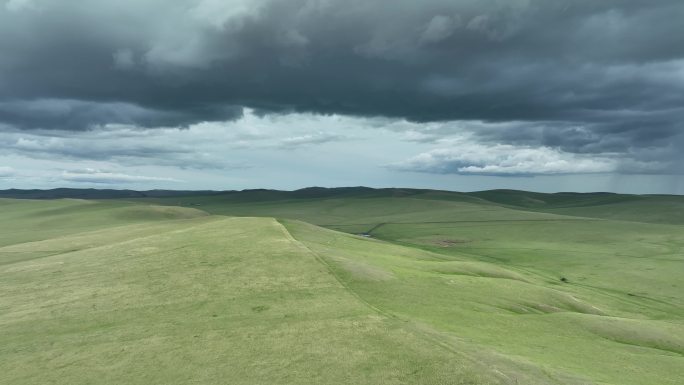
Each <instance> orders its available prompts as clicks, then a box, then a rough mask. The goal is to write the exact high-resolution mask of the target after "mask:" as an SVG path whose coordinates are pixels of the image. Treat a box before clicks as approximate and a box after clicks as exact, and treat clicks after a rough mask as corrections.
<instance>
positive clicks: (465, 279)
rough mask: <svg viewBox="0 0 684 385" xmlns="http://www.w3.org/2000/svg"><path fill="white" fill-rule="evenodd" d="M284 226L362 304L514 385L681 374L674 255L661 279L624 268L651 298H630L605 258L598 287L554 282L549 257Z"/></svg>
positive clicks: (683, 327)
mask: <svg viewBox="0 0 684 385" xmlns="http://www.w3.org/2000/svg"><path fill="white" fill-rule="evenodd" d="M286 224H287V227H288V228H289V229H290V231H291V232H292V233H293V235H294V236H295V237H296V238H297V239H300V240H301V241H302V242H304V243H305V244H306V245H307V246H309V247H310V248H311V249H312V250H313V251H315V252H316V253H318V254H319V255H321V256H322V257H323V258H325V259H326V260H328V261H329V263H330V264H331V265H332V266H333V267H334V269H335V271H336V272H337V273H338V274H339V275H340V276H341V277H342V279H343V280H344V281H345V282H346V283H347V284H348V285H349V287H350V288H351V289H352V290H353V291H355V292H356V293H358V294H359V295H360V296H361V297H362V298H364V300H366V301H368V302H370V303H372V304H374V306H377V307H378V308H379V309H381V310H383V311H385V312H388V313H390V314H393V315H396V316H397V317H398V318H399V319H404V320H411V321H420V322H424V323H425V324H427V325H428V326H429V327H431V328H434V329H435V330H437V331H439V332H442V333H447V334H445V335H453V336H458V341H455V342H454V341H452V340H450V339H448V338H446V337H442V339H443V341H447V343H451V344H453V346H454V348H455V349H459V350H462V351H466V352H471V354H473V355H475V356H476V357H478V359H479V360H480V361H481V362H485V363H487V364H488V366H489V367H490V368H492V369H496V370H501V371H502V372H503V373H506V374H507V375H508V376H510V377H511V378H515V379H517V380H519V381H520V383H529V381H530V380H529V378H535V379H537V380H545V381H547V383H584V382H585V381H586V382H590V381H592V382H596V383H602V384H621V385H622V384H643V385H649V384H672V385H674V384H678V383H679V381H680V380H681V378H684V365H683V364H684V358H683V355H684V338H682V335H684V311H683V309H684V303H682V301H681V297H680V296H679V295H678V294H679V293H681V288H676V287H670V285H671V284H674V283H676V282H678V277H681V274H682V273H684V272H683V271H682V269H681V265H682V262H683V261H682V258H681V256H679V257H678V258H679V262H678V263H679V264H678V265H677V266H675V265H674V264H673V265H670V266H669V267H670V268H671V269H674V270H672V271H670V272H668V274H667V276H663V277H659V276H658V275H659V274H661V273H664V272H666V270H667V269H666V268H663V269H662V270H660V271H658V272H657V273H648V272H645V273H643V276H638V275H639V274H640V273H639V272H637V271H630V270H631V269H632V268H639V266H638V264H633V265H631V266H630V265H628V266H624V267H623V268H624V269H625V270H626V271H628V274H630V275H635V276H634V277H633V278H634V279H636V280H639V279H644V280H645V282H643V285H644V286H643V288H644V289H649V291H650V293H649V295H651V296H652V297H649V298H646V297H641V296H636V297H632V296H628V295H627V294H625V293H624V292H620V291H619V290H617V289H615V288H616V287H618V288H619V287H620V285H621V284H622V280H621V279H615V280H614V278H617V277H619V274H617V273H613V272H611V271H610V270H608V269H613V270H614V269H615V266H616V265H612V266H609V265H610V264H608V263H606V266H596V267H594V271H596V272H600V273H601V274H605V275H606V276H605V277H604V279H603V280H604V286H605V288H597V287H591V286H588V285H586V284H573V283H568V284H560V282H559V281H558V280H557V279H556V278H555V277H553V275H554V274H553V273H552V270H553V269H554V267H553V266H552V263H550V262H546V263H545V265H544V266H542V267H539V268H532V267H530V266H528V265H525V264H524V263H515V261H514V262H511V263H505V264H501V263H499V262H498V261H495V260H489V261H486V259H487V258H479V257H477V256H475V255H474V254H472V250H468V251H466V252H460V251H458V252H455V251H452V252H451V253H449V254H450V256H446V255H444V254H437V253H431V252H427V251H425V252H419V251H417V250H416V249H415V248H405V247H401V246H396V245H391V244H388V243H384V242H381V241H377V240H373V239H360V238H358V237H355V236H352V235H345V234H342V233H339V232H332V231H321V230H320V228H315V227H313V226H311V225H308V224H304V223H302V222H291V221H289V222H286ZM383 234H385V233H383ZM680 255H681V254H680ZM551 258H554V257H551ZM532 259H533V257H529V259H527V261H528V263H529V264H530V265H533V263H532ZM584 262H585V261H584V260H580V261H577V264H578V265H582V264H583V263H584ZM612 262H613V263H616V262H618V261H616V260H613V261H612ZM521 266H522V267H524V268H521ZM641 268H643V267H641ZM647 269H648V268H647ZM609 273H611V275H608V274H609ZM640 284H642V282H640ZM501 354H503V355H504V356H505V357H514V359H513V361H515V362H517V363H518V364H522V363H524V362H528V363H534V365H530V366H529V367H525V366H524V365H518V366H516V367H511V366H510V365H511V364H510V363H505V362H501V361H499V359H500V357H501V356H500V355H501Z"/></svg>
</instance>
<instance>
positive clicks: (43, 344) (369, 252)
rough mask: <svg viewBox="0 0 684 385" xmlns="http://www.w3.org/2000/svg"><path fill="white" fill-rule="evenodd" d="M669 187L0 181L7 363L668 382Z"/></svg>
mask: <svg viewBox="0 0 684 385" xmlns="http://www.w3.org/2000/svg"><path fill="white" fill-rule="evenodd" d="M679 199H680V198H679V197H672V196H622V195H614V194H601V193H598V194H537V193H525V192H515V191H503V190H499V191H493V192H480V193H467V194H465V193H450V192H444V191H432V190H411V189H381V190H374V189H367V188H345V189H320V188H311V189H304V190H299V191H295V192H281V191H274V190H250V191H244V192H221V193H218V192H211V193H207V194H198V195H188V194H185V193H179V194H178V195H175V196H169V194H167V195H166V196H157V197H144V198H131V197H128V196H127V197H125V199H105V200H81V199H55V200H27V199H22V200H17V199H0V210H1V211H0V212H1V214H0V230H1V231H0V288H1V289H2V293H3V296H2V297H0V325H1V328H0V330H2V331H1V332H0V358H1V359H0V383H8V384H9V383H11V384H35V383H55V384H93V383H95V384H97V383H102V384H106V383H131V384H136V383H140V384H143V383H145V384H148V383H164V384H173V383H178V384H187V383H202V384H206V383H237V384H257V383H283V384H286V383H297V384H300V383H358V384H361V383H368V384H417V383H423V384H613V385H624V384H634V385H637V384H643V385H652V384H663V385H668V384H672V385H675V384H679V383H680V380H681V378H684V339H682V336H683V335H684V300H683V299H682V297H681V291H682V287H681V277H682V276H684V227H682V226H681V225H680V222H679V221H680V219H679V217H678V215H679V214H678V213H679V212H680V211H681V210H682V207H681V206H682V203H680V201H679ZM659 205H662V206H659ZM668 205H669V206H668ZM667 207H669V209H668V208H667ZM649 208H650V210H649ZM645 213H649V214H650V215H648V216H647V215H645ZM590 214H591V215H590ZM356 234H363V236H360V235H356Z"/></svg>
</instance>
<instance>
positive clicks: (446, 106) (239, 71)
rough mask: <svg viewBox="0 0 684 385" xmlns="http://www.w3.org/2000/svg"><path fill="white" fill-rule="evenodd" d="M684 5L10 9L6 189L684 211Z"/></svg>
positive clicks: (369, 2) (329, 0)
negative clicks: (511, 198)
mask: <svg viewBox="0 0 684 385" xmlns="http://www.w3.org/2000/svg"><path fill="white" fill-rule="evenodd" d="M682 20H684V2H682V1H681V0H601V1H596V0H422V1H415V0H344V1H342V0H175V1H173V2H170V1H164V0H119V1H110V0H106V1H105V0H87V1H85V0H61V1H53V0H0V189H2V188H55V187H82V188H130V189H138V190H147V189H157V188H159V189H176V190H204V189H214V190H240V189H247V188H276V189H288V190H290V189H297V188H302V187H307V186H326V187H337V186H359V185H364V186H370V187H415V188H435V189H447V190H457V191H474V190H484V189H495V188H507V189H523V190H533V191H545V192H555V191H614V192H628V193H672V194H684V23H682Z"/></svg>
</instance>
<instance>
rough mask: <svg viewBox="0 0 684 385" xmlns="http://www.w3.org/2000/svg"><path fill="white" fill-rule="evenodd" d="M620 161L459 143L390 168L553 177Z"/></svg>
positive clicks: (610, 168)
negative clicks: (553, 175)
mask: <svg viewBox="0 0 684 385" xmlns="http://www.w3.org/2000/svg"><path fill="white" fill-rule="evenodd" d="M618 166H619V159H615V158H613V157H610V156H607V155H604V156H597V155H582V154H572V153H566V152H562V151H560V150H557V149H553V148H549V147H535V148H532V147H517V146H512V145H502V144H499V145H491V146H488V145H483V144H477V143H470V142H467V141H458V143H455V145H454V146H453V147H451V148H439V149H434V150H430V151H427V152H424V153H421V154H419V155H416V156H414V157H411V158H409V159H407V160H405V161H402V162H398V163H394V164H391V165H390V166H389V167H391V168H393V169H397V170H403V171H417V172H426V173H435V174H461V175H510V176H514V175H552V174H592V173H610V172H614V171H616V170H617V168H618Z"/></svg>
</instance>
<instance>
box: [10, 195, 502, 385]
mask: <svg viewBox="0 0 684 385" xmlns="http://www.w3.org/2000/svg"><path fill="white" fill-rule="evenodd" d="M69 203H71V202H49V203H41V205H42V204H45V205H49V204H54V205H55V206H56V207H55V208H56V210H57V211H55V212H52V214H50V215H48V214H43V215H40V216H33V215H32V213H34V210H32V209H30V208H29V207H30V205H29V207H26V208H25V211H26V214H27V215H26V216H25V217H21V215H19V214H18V212H19V211H21V209H20V208H17V207H14V208H11V207H10V206H12V205H11V203H9V202H5V209H7V210H6V211H4V212H7V213H9V212H13V215H14V216H13V219H14V221H15V223H16V224H17V226H18V227H20V228H21V227H26V228H28V227H34V225H36V224H40V225H41V226H42V224H43V223H44V221H45V220H46V219H47V218H48V217H49V218H51V219H53V220H55V221H61V220H60V218H61V219H64V218H70V217H71V215H73V214H76V213H78V212H79V210H81V209H83V210H85V211H84V215H86V214H88V213H91V211H90V210H91V208H90V207H87V208H84V207H82V206H78V205H76V206H69V207H71V209H70V210H62V208H64V207H65V206H64V205H65V204H66V205H68V204H69ZM22 204H23V203H22ZM10 208H11V210H10ZM41 209H45V206H43V207H41ZM120 209H121V207H114V208H111V209H109V210H106V209H102V210H98V213H99V214H98V217H99V218H101V220H102V221H103V223H102V224H101V225H102V226H104V225H106V224H108V223H109V222H110V219H111V218H112V217H118V210H120ZM128 209H129V211H128V212H129V213H130V214H134V213H136V211H137V210H142V211H141V212H137V213H138V214H141V215H143V214H144V213H145V211H146V210H147V208H144V207H129V208H128ZM132 217H136V218H137V217H139V215H132ZM127 218H131V216H127ZM88 222H89V223H90V224H91V226H94V225H95V224H94V223H92V222H91V221H90V220H89V221H88ZM36 228H37V229H38V228H40V227H36ZM45 229H46V230H47V231H48V232H50V230H51V226H48V227H46V228H45ZM37 232H40V231H37ZM22 251H23V252H25V253H27V254H30V253H40V252H44V251H49V252H50V254H49V255H46V256H37V255H32V258H25V259H23V260H16V259H15V260H10V261H8V260H6V256H7V255H12V254H13V253H16V252H22ZM0 256H1V257H0V258H2V261H3V262H5V263H4V264H2V265H0V277H1V278H2V279H0V290H2V293H3V295H2V297H0V331H1V332H0V383H3V384H5V383H6V384H36V383H56V384H107V383H109V384H121V383H126V384H150V383H159V384H174V383H177V384H189V383H197V384H213V383H215V384H219V383H231V384H263V383H297V384H306V383H311V384H321V383H368V384H383V383H386V384H390V383H391V384H401V383H404V384H415V383H425V384H486V383H492V384H496V383H506V382H505V381H503V380H502V379H501V375H498V374H496V373H489V372H488V371H487V370H486V369H485V368H484V367H481V366H479V364H477V363H475V362H473V361H472V360H471V359H469V358H467V357H466V356H465V355H463V354H461V353H460V352H456V351H452V350H449V349H447V348H446V347H442V346H440V345H439V344H437V343H436V342H434V341H433V340H432V339H430V338H427V337H426V336H425V334H424V332H422V331H419V330H417V329H415V328H411V327H407V326H406V325H404V324H403V323H402V322H399V321H397V320H395V319H393V318H391V317H387V316H385V315H382V314H381V313H378V312H377V311H376V310H374V309H373V308H372V307H370V306H368V304H367V303H365V302H363V301H362V300H360V299H359V298H358V297H357V296H356V295H355V294H354V293H353V292H350V291H349V290H348V289H347V288H345V286H343V285H342V284H341V283H340V282H339V281H337V280H336V278H335V277H334V276H333V275H331V273H330V271H329V270H328V268H327V267H326V266H325V265H324V264H322V263H321V262H320V261H319V260H318V259H317V257H316V256H315V255H314V254H313V253H311V252H310V251H309V250H308V249H306V248H305V247H303V246H302V245H301V244H300V243H299V242H297V241H295V240H294V239H293V238H292V237H291V236H290V235H289V233H288V232H286V231H285V229H284V228H283V227H282V226H281V225H280V224H279V223H278V222H276V221H275V220H273V219H267V218H225V217H217V216H212V217H207V216H205V217H198V218H195V219H188V220H161V221H156V222H148V223H142V224H140V223H138V224H130V225H121V226H116V227H111V228H109V229H107V230H106V231H105V230H95V231H85V232H83V231H82V232H75V231H74V232H73V233H72V234H70V235H61V236H59V237H57V238H54V239H47V240H42V241H35V242H28V243H25V242H24V243H15V244H13V245H10V246H5V247H3V248H0Z"/></svg>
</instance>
